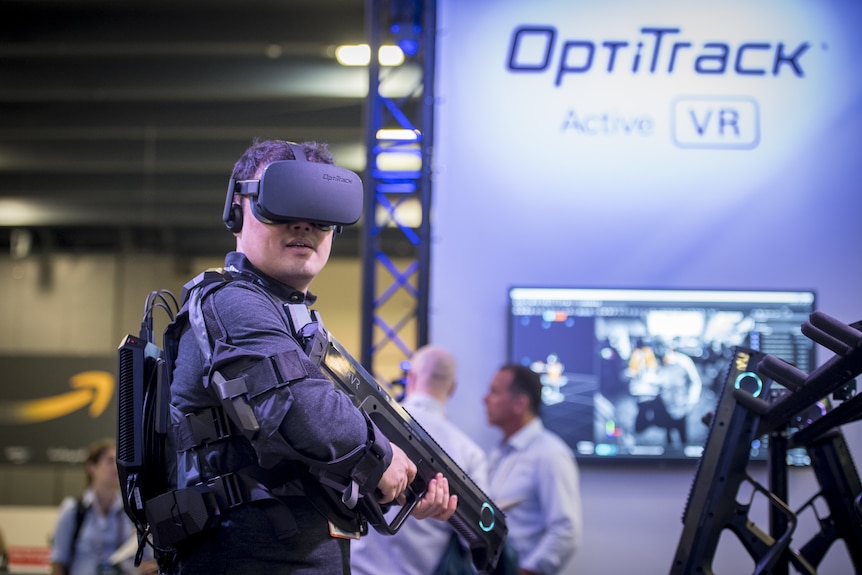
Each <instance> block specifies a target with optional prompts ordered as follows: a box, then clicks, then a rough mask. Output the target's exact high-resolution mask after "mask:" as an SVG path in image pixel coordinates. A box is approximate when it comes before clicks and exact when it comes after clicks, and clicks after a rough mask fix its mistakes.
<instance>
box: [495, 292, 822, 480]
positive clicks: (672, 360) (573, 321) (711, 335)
mask: <svg viewBox="0 0 862 575" xmlns="http://www.w3.org/2000/svg"><path fill="white" fill-rule="evenodd" d="M814 309H815V293H814V292H813V291H810V290H796V291H763V290H705V289H594V288H551V287H513V288H510V290H509V329H508V336H509V337H508V344H509V352H508V354H509V360H510V361H511V362H513V363H518V364H522V365H526V366H529V367H530V368H531V369H533V370H534V371H536V372H537V373H539V375H540V377H541V380H542V400H543V405H542V406H541V417H542V420H543V423H544V424H545V426H546V427H547V428H548V429H551V430H552V431H554V432H556V433H557V434H559V435H560V436H561V437H562V438H563V439H564V440H565V441H566V442H567V443H568V444H569V445H570V446H571V448H572V450H573V451H574V452H575V455H576V456H577V457H578V459H579V460H664V461H671V460H696V459H698V458H699V457H700V455H701V454H702V452H703V447H704V444H705V442H706V438H707V434H708V432H709V428H708V425H707V424H705V423H704V416H706V415H707V414H708V413H709V412H711V411H712V410H714V409H715V407H716V405H717V403H718V398H719V395H720V393H721V389H719V387H720V386H721V385H723V379H722V375H723V373H724V372H725V370H726V369H727V367H728V365H729V361H730V358H731V352H732V349H733V348H734V347H735V346H744V347H748V348H751V349H754V350H757V351H761V352H763V353H768V354H770V355H774V356H776V357H779V358H781V359H783V360H785V361H788V362H790V363H792V364H793V365H795V366H796V367H798V368H799V369H801V370H802V371H805V372H810V371H811V369H812V368H813V366H814V361H815V359H814V345H813V343H812V342H811V340H809V339H808V338H806V337H805V336H804V335H803V334H802V332H801V325H802V323H803V322H805V321H806V320H807V319H808V316H809V314H811V312H812V311H814ZM766 456H767V444H766V442H765V438H763V439H761V440H757V441H755V442H754V443H753V445H752V459H753V460H758V459H760V460H765V459H766ZM791 463H799V464H804V463H805V462H804V461H799V462H793V461H791Z"/></svg>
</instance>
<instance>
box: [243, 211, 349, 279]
mask: <svg viewBox="0 0 862 575" xmlns="http://www.w3.org/2000/svg"><path fill="white" fill-rule="evenodd" d="M242 211H243V224H242V231H241V232H240V233H239V234H238V235H237V240H236V249H237V251H238V252H241V253H243V254H245V256H246V257H247V258H248V259H249V261H250V262H251V263H252V264H253V265H254V266H255V267H256V268H257V269H259V270H260V271H262V272H263V273H265V274H266V275H268V276H270V277H272V278H274V279H276V280H278V281H280V282H282V283H284V284H287V285H289V286H290V287H292V288H294V289H297V290H300V291H306V290H307V289H308V286H309V285H310V284H311V280H313V279H314V278H315V276H317V274H319V273H320V271H321V270H322V269H323V266H325V265H326V262H327V261H328V260H329V253H330V251H331V250H332V235H333V233H334V232H333V231H332V230H330V231H323V230H320V229H318V228H316V227H314V226H313V225H311V224H310V223H308V222H300V221H297V222H291V223H287V224H264V223H262V222H261V221H260V220H258V219H257V218H255V217H254V214H252V212H251V206H250V204H249V199H248V198H247V197H243V198H242Z"/></svg>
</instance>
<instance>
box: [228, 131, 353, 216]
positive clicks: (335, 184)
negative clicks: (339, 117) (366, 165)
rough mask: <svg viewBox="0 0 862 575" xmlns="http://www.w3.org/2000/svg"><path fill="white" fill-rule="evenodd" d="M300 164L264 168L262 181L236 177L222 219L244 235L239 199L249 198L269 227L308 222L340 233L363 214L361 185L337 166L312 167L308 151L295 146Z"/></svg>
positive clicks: (288, 162) (317, 164) (283, 163)
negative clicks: (307, 158) (239, 196)
mask: <svg viewBox="0 0 862 575" xmlns="http://www.w3.org/2000/svg"><path fill="white" fill-rule="evenodd" d="M290 147H291V148H292V149H293V153H294V156H296V160H279V161H276V162H273V163H271V164H269V165H268V166H266V168H264V170H263V173H262V174H261V176H260V179H259V180H240V181H236V180H234V179H233V178H231V180H230V183H229V184H228V188H227V198H226V199H225V204H224V214H223V216H222V219H223V220H224V223H225V226H227V229H229V230H230V231H231V232H233V233H238V232H239V231H240V230H242V208H241V207H240V206H239V205H238V204H235V203H234V201H233V199H234V196H235V195H245V196H249V197H250V200H251V211H252V213H253V214H254V217H256V218H257V219H258V220H260V221H261V222H263V223H266V224H273V223H288V222H292V221H303V222H309V223H311V224H314V225H315V226H316V227H318V228H321V229H325V230H326V229H331V228H332V227H334V228H335V229H336V231H339V232H340V231H341V227H342V226H347V225H350V224H355V223H356V222H357V221H358V220H359V216H360V215H362V199H363V198H362V196H363V191H362V180H360V179H359V176H357V175H356V174H354V173H353V172H351V171H350V170H347V169H345V168H341V167H339V166H335V165H333V164H323V163H320V162H309V161H307V160H306V157H305V149H304V148H303V147H302V146H301V145H299V144H290Z"/></svg>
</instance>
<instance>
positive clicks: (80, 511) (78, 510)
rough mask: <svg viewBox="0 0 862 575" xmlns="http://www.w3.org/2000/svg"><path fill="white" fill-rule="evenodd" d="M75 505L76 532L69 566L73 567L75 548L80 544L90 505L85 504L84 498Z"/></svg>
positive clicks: (79, 498)
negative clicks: (80, 536) (79, 537)
mask: <svg viewBox="0 0 862 575" xmlns="http://www.w3.org/2000/svg"><path fill="white" fill-rule="evenodd" d="M76 501H77V502H76V505H75V530H74V531H72V541H71V543H70V547H71V548H70V549H69V566H70V567H71V566H72V559H74V557H75V547H76V544H77V542H78V535H80V534H81V526H82V525H84V518H85V517H86V516H87V511H88V510H89V509H90V506H89V505H85V504H84V498H83V497H78V498H77V500H76Z"/></svg>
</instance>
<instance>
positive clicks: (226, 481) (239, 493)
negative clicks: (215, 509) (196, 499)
mask: <svg viewBox="0 0 862 575" xmlns="http://www.w3.org/2000/svg"><path fill="white" fill-rule="evenodd" d="M207 487H209V488H210V489H212V490H213V492H214V493H215V494H216V498H217V499H218V502H219V507H222V508H223V509H233V508H234V507H238V506H240V505H242V504H243V503H245V497H244V496H243V489H242V483H241V481H240V478H239V476H238V475H237V474H236V473H225V474H224V475H219V476H218V477H216V478H214V479H212V480H211V481H208V482H207Z"/></svg>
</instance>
